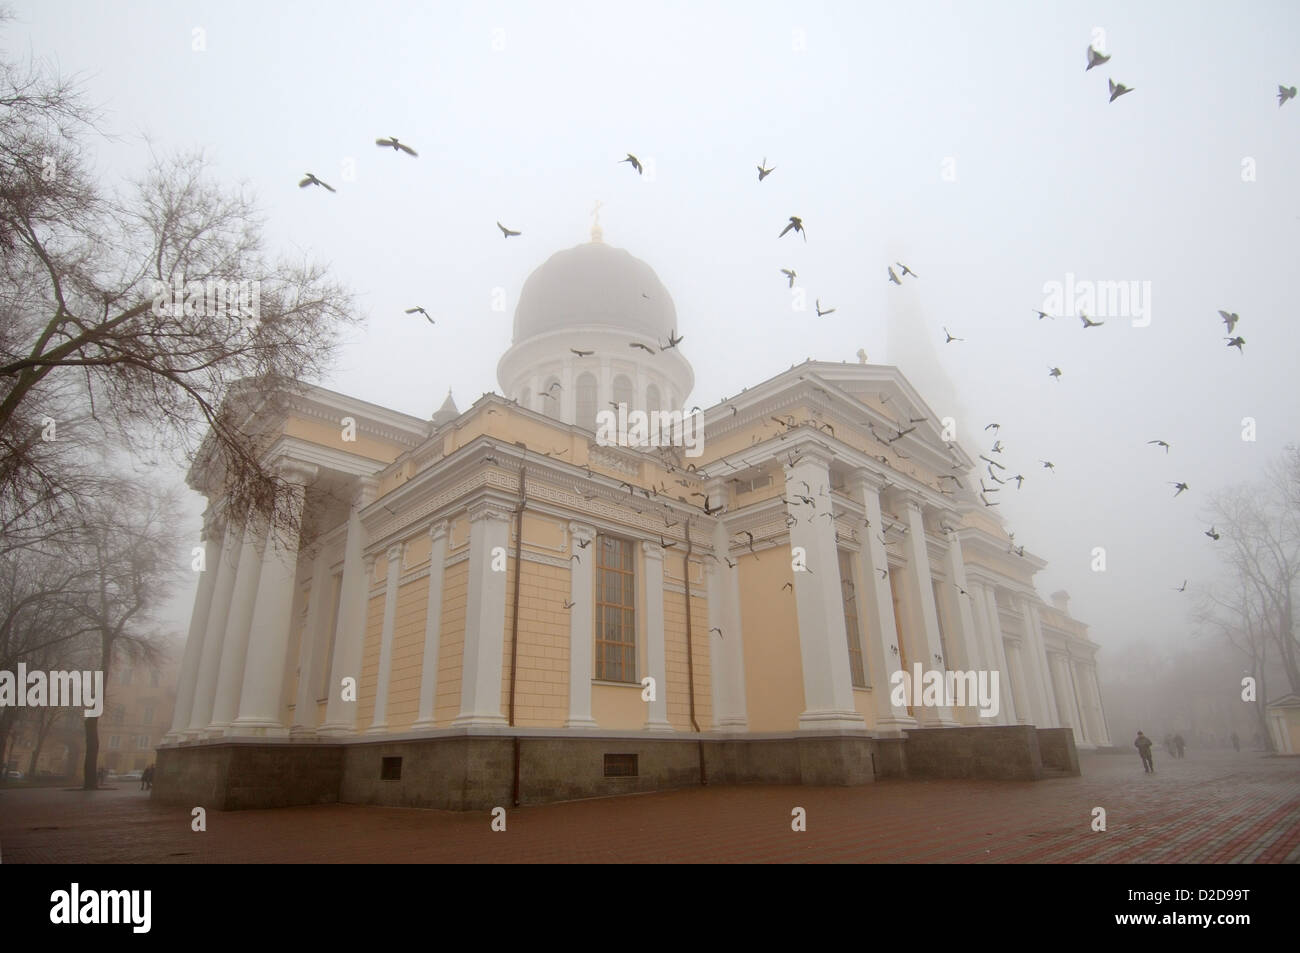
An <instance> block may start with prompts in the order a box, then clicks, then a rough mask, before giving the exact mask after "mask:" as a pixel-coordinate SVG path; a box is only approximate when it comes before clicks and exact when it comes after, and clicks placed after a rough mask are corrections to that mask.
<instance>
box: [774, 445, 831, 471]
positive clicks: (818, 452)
mask: <svg viewBox="0 0 1300 953" xmlns="http://www.w3.org/2000/svg"><path fill="white" fill-rule="evenodd" d="M795 453H797V454H798V455H799V459H798V460H796V461H795V462H794V463H793V464H791V463H786V464H785V467H786V469H788V470H794V469H797V468H798V467H800V466H820V467H825V468H829V467H830V465H831V462H832V461H833V460H834V459H835V457H834V455H833V454H832V453H831V452H830V451H829V450H827V449H826V448H825V447H820V446H817V445H815V444H805V445H804V446H802V447H800V448H799V449H798V450H796V451H795Z"/></svg>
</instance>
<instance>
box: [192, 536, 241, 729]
mask: <svg viewBox="0 0 1300 953" xmlns="http://www.w3.org/2000/svg"><path fill="white" fill-rule="evenodd" d="M243 540H244V523H243V522H242V521H241V520H237V519H234V518H232V517H230V515H229V514H227V516H226V531H225V533H224V535H223V536H222V538H221V555H220V556H219V557H218V558H217V565H216V566H213V567H211V568H212V569H213V571H214V572H216V574H217V581H216V588H215V589H214V591H213V594H212V605H211V607H210V608H209V610H208V621H207V625H206V626H205V633H206V634H205V635H204V638H203V654H202V655H201V656H200V657H199V672H198V676H197V677H196V678H195V680H194V704H193V707H192V708H191V711H190V720H189V726H188V727H187V728H186V730H185V738H186V740H189V741H193V740H195V739H198V738H202V737H203V736H204V734H205V733H206V732H207V729H208V724H209V723H210V722H211V721H212V704H213V701H214V699H215V698H216V693H217V676H218V674H219V673H220V671H221V656H222V654H224V653H223V652H222V649H223V648H224V646H225V642H226V620H227V618H228V617H229V615H230V598H231V594H232V593H233V592H234V591H235V578H236V576H237V575H238V571H239V555H240V553H241V552H242V551H243Z"/></svg>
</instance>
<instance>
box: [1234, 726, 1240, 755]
mask: <svg viewBox="0 0 1300 953" xmlns="http://www.w3.org/2000/svg"><path fill="white" fill-rule="evenodd" d="M1232 750H1233V751H1241V739H1240V738H1238V737H1237V733H1236V732H1235V731H1234V732H1233V733H1232Z"/></svg>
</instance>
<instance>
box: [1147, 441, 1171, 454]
mask: <svg viewBox="0 0 1300 953" xmlns="http://www.w3.org/2000/svg"><path fill="white" fill-rule="evenodd" d="M1147 443H1148V444H1155V445H1156V446H1157V447H1164V448H1165V453H1168V452H1169V444H1167V443H1165V441H1163V440H1148V441H1147Z"/></svg>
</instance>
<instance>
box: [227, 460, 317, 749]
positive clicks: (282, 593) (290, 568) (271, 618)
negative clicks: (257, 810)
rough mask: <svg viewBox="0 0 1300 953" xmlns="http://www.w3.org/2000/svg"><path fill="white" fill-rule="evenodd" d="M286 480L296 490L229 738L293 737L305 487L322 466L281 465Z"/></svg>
mask: <svg viewBox="0 0 1300 953" xmlns="http://www.w3.org/2000/svg"><path fill="white" fill-rule="evenodd" d="M279 471H280V476H281V478H282V479H284V480H285V481H286V482H288V483H289V485H290V486H291V487H292V489H291V491H290V496H289V500H288V504H287V507H286V519H285V525H283V526H276V525H272V526H271V527H270V529H269V531H268V533H267V539H266V547H265V552H264V553H263V556H262V566H261V574H260V575H261V578H260V580H259V581H258V585H257V601H256V603H255V604H254V607H253V616H252V621H251V623H250V628H249V632H250V636H249V641H248V651H247V653H246V658H245V661H244V673H243V676H244V677H243V679H242V680H241V682H242V687H241V689H240V693H239V709H238V711H239V714H238V717H236V718H235V719H234V721H233V722H232V723H231V725H230V727H229V728H228V729H226V734H227V735H256V736H258V737H288V735H289V729H288V728H287V727H286V726H285V725H284V722H283V715H282V712H281V707H282V704H281V703H282V701H283V697H282V696H283V693H284V665H285V657H286V655H287V654H288V648H289V628H290V625H291V624H292V621H293V596H294V589H295V583H296V581H297V577H298V540H299V535H300V533H299V530H300V524H301V521H302V510H303V500H304V498H305V496H306V492H307V491H306V488H305V484H306V483H307V482H308V481H309V480H311V479H312V478H313V477H315V475H316V468H315V467H314V466H311V465H308V464H301V463H297V462H295V461H289V462H284V463H281V464H280V466H279Z"/></svg>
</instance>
